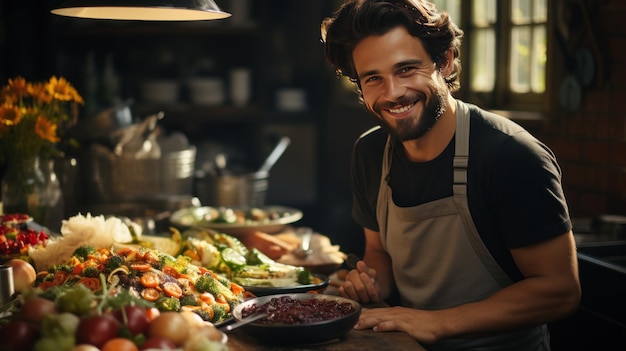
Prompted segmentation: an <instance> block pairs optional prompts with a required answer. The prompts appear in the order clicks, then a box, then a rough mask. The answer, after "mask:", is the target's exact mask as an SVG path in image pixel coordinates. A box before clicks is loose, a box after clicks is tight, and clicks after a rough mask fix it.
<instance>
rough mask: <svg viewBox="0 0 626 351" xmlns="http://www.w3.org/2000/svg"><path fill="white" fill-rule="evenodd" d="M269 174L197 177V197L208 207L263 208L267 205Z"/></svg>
mask: <svg viewBox="0 0 626 351" xmlns="http://www.w3.org/2000/svg"><path fill="white" fill-rule="evenodd" d="M268 178H269V174H268V173H267V172H255V173H248V174H241V175H233V174H225V175H210V174H207V175H204V176H200V177H196V179H195V180H196V183H195V189H196V196H197V197H198V198H199V199H200V202H201V203H202V204H203V205H206V206H232V207H238V206H262V205H264V204H265V195H266V193H267V188H268V183H269V179H268Z"/></svg>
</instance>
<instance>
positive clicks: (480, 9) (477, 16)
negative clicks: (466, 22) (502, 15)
mask: <svg viewBox="0 0 626 351" xmlns="http://www.w3.org/2000/svg"><path fill="white" fill-rule="evenodd" d="M473 5H474V7H473V8H472V23H473V24H474V25H475V26H476V27H487V26H489V25H490V24H492V23H495V22H496V10H497V7H496V6H497V5H496V0H475V1H474V4H473Z"/></svg>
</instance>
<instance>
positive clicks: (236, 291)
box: [230, 282, 245, 295]
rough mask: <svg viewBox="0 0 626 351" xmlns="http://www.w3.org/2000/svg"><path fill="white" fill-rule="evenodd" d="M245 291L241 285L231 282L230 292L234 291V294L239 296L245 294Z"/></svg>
mask: <svg viewBox="0 0 626 351" xmlns="http://www.w3.org/2000/svg"><path fill="white" fill-rule="evenodd" d="M244 290H245V289H244V288H243V287H242V286H241V285H239V284H237V283H233V282H230V291H232V292H233V294H235V295H239V294H241V293H243V291H244Z"/></svg>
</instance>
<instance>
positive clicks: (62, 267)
mask: <svg viewBox="0 0 626 351" xmlns="http://www.w3.org/2000/svg"><path fill="white" fill-rule="evenodd" d="M57 271H61V272H65V273H72V272H73V271H74V266H72V265H69V264H55V265H53V266H52V267H50V269H48V274H54V273H56V272H57Z"/></svg>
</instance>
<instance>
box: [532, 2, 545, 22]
mask: <svg viewBox="0 0 626 351" xmlns="http://www.w3.org/2000/svg"><path fill="white" fill-rule="evenodd" d="M547 21H548V3H547V0H534V2H533V22H535V23H538V22H539V23H540V22H547Z"/></svg>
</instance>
